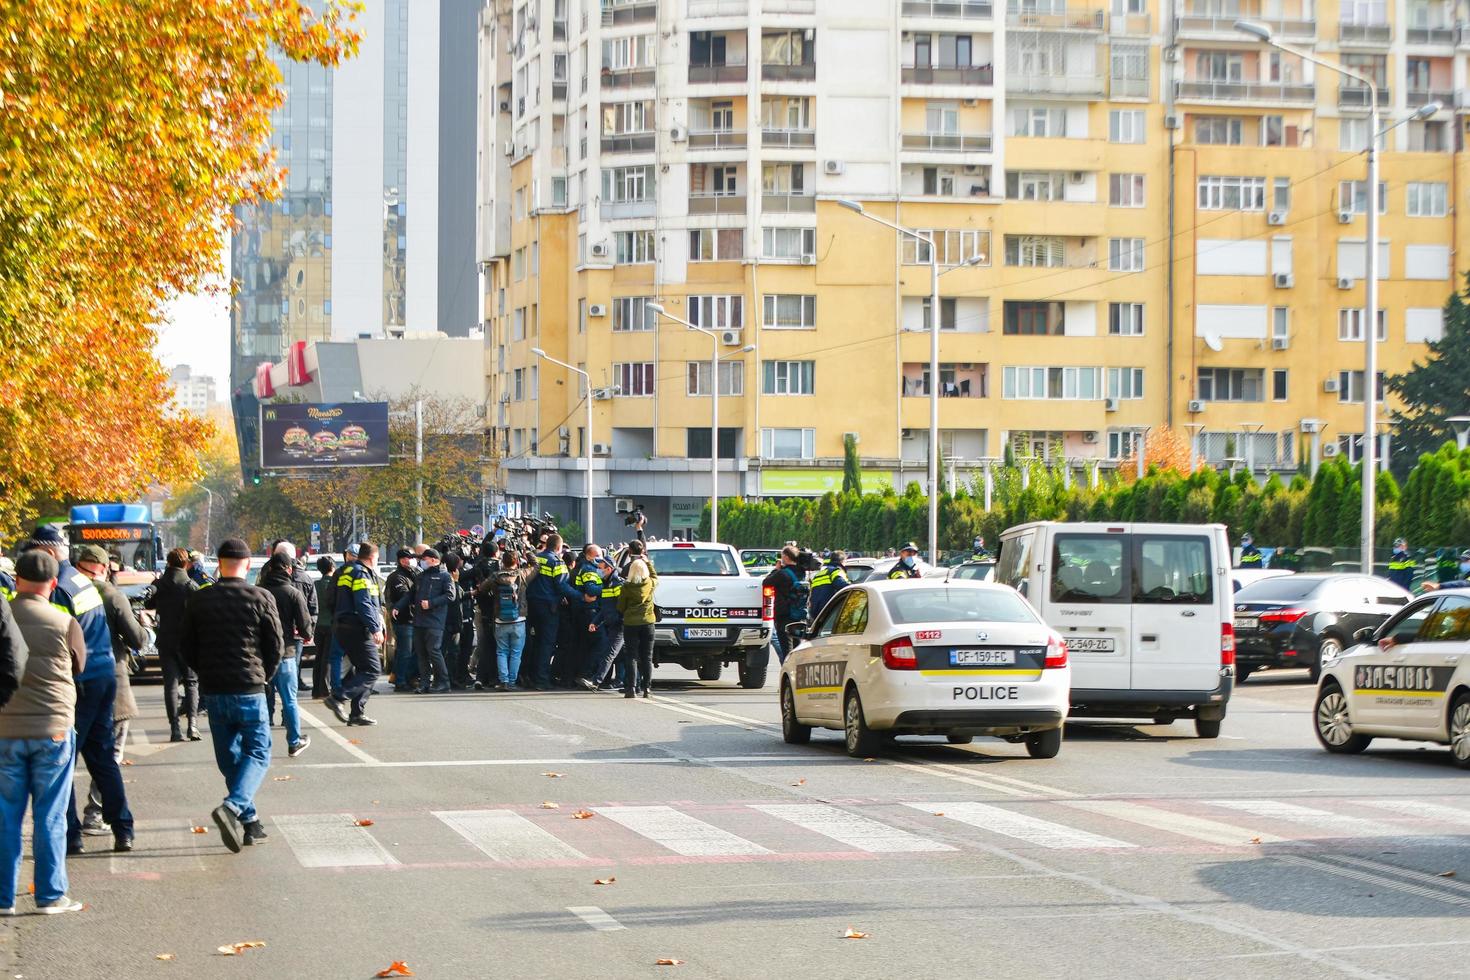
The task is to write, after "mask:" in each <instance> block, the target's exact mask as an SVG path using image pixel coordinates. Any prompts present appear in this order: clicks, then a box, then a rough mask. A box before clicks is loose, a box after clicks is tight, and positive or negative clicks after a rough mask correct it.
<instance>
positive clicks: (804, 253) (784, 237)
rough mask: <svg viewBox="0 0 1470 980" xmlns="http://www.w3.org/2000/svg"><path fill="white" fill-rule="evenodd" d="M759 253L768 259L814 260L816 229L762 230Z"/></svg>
mask: <svg viewBox="0 0 1470 980" xmlns="http://www.w3.org/2000/svg"><path fill="white" fill-rule="evenodd" d="M761 253H762V254H763V255H764V256H765V257H766V258H768V259H802V258H806V257H808V256H811V257H813V258H815V257H816V254H817V229H815V228H762V229H761Z"/></svg>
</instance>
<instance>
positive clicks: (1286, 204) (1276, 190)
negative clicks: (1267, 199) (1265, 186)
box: [1271, 177, 1291, 211]
mask: <svg viewBox="0 0 1470 980" xmlns="http://www.w3.org/2000/svg"><path fill="white" fill-rule="evenodd" d="M1271 207H1273V208H1275V209H1276V210H1277V211H1290V210H1291V178H1290V177H1277V178H1275V179H1274V180H1272V181H1271Z"/></svg>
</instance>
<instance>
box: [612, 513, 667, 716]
mask: <svg viewBox="0 0 1470 980" xmlns="http://www.w3.org/2000/svg"><path fill="white" fill-rule="evenodd" d="M634 548H637V552H636V554H635V553H634ZM628 551H629V554H630V555H631V556H632V561H630V562H629V563H628V570H627V572H626V573H625V574H624V576H623V591H622V592H621V593H620V594H619V595H618V612H619V613H620V614H621V615H622V617H623V637H624V643H623V651H622V653H620V654H618V660H619V663H620V666H621V667H622V673H623V697H625V698H631V697H633V696H634V694H635V693H637V694H642V695H643V696H644V697H645V698H646V697H648V686H649V684H650V683H651V682H652V678H653V624H654V622H655V620H656V618H657V617H656V616H655V615H654V611H653V587H654V585H655V584H656V583H657V581H658V576H657V575H655V574H654V572H653V566H652V565H651V564H650V563H649V562H648V559H647V558H646V557H645V556H644V554H643V548H642V542H641V541H634V542H631V543H630V544H629V546H628Z"/></svg>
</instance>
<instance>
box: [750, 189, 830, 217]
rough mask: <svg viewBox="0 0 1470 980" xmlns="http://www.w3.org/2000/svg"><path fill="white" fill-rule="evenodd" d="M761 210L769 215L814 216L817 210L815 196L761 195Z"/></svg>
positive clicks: (767, 193) (768, 192) (767, 192)
mask: <svg viewBox="0 0 1470 980" xmlns="http://www.w3.org/2000/svg"><path fill="white" fill-rule="evenodd" d="M761 210H762V211H763V212H765V213H767V214H812V213H814V212H815V211H816V210H817V197H816V195H815V194H781V193H772V192H770V191H766V192H764V193H762V194H761Z"/></svg>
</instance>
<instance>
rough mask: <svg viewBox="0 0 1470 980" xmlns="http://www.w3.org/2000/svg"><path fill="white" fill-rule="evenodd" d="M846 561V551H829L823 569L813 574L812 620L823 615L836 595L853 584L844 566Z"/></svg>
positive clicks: (814, 620)
mask: <svg viewBox="0 0 1470 980" xmlns="http://www.w3.org/2000/svg"><path fill="white" fill-rule="evenodd" d="M846 563H847V553H846V552H844V551H833V552H829V553H828V555H827V562H826V564H825V565H823V566H822V570H821V571H819V572H817V574H815V575H813V576H812V582H811V585H812V622H816V621H817V617H818V616H820V615H822V610H823V609H825V608H826V607H827V602H828V601H829V600H830V599H831V598H832V597H833V596H834V595H836V594H837V593H839V592H841V591H842V590H843V589H845V588H847V586H848V585H850V584H851V583H850V582H848V579H847V569H846V568H845V567H843V566H844V565H846Z"/></svg>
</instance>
